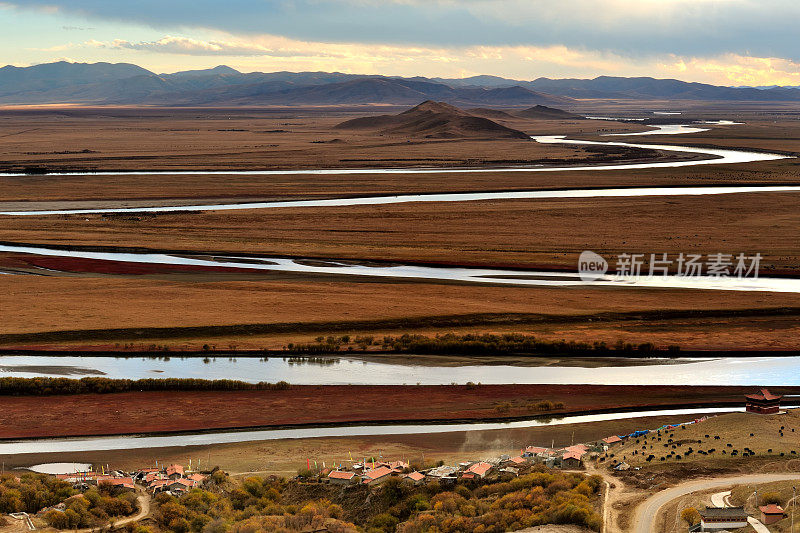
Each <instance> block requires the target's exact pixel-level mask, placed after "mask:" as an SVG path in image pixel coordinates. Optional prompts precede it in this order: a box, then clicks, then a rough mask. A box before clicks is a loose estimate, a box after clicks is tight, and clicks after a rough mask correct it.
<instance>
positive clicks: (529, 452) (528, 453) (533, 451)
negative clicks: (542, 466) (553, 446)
mask: <svg viewBox="0 0 800 533" xmlns="http://www.w3.org/2000/svg"><path fill="white" fill-rule="evenodd" d="M552 454H553V452H552V451H551V450H550V449H549V448H542V447H541V446H528V447H527V448H525V450H524V451H523V452H522V456H523V457H547V456H549V455H552Z"/></svg>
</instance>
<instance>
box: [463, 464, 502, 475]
mask: <svg viewBox="0 0 800 533" xmlns="http://www.w3.org/2000/svg"><path fill="white" fill-rule="evenodd" d="M492 468H494V466H492V465H491V464H490V463H487V462H485V461H481V462H480V463H475V464H474V465H472V466H470V467H469V468H467V471H466V472H465V473H464V476H466V475H467V474H472V475H473V476H476V477H479V478H481V479H483V478H484V477H486V474H488V473H489V472H490V471H491V470H492ZM464 476H461V477H464ZM467 479H470V478H467Z"/></svg>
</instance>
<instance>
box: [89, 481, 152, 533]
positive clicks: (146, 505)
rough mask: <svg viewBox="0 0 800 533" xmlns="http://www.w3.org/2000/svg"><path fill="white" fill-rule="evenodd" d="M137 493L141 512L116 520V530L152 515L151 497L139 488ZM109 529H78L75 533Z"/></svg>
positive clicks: (105, 526)
mask: <svg viewBox="0 0 800 533" xmlns="http://www.w3.org/2000/svg"><path fill="white" fill-rule="evenodd" d="M136 492H137V493H139V495H138V497H137V498H136V501H137V502H138V503H139V512H138V513H136V514H135V515H133V516H127V517H125V518H121V519H119V520H114V521H113V524H114V528H118V527H120V526H124V525H125V524H129V523H131V522H136V521H138V520H141V519H142V518H145V517H146V516H147V515H149V514H150V495H149V494H147V493H146V492H145V491H144V490H142V489H140V488H138V487H137V488H136ZM107 528H108V524H106V525H104V526H99V527H93V528H87V529H78V530H76V532H75V533H95V532H98V531H102V530H104V529H107Z"/></svg>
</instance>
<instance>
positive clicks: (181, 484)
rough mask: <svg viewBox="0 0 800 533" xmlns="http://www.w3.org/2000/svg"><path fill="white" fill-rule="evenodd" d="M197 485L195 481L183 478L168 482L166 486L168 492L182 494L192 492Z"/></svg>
mask: <svg viewBox="0 0 800 533" xmlns="http://www.w3.org/2000/svg"><path fill="white" fill-rule="evenodd" d="M196 484H197V483H196V482H195V481H193V480H191V479H188V478H185V477H182V478H180V479H176V480H173V481H168V482H167V484H166V490H168V491H170V492H172V493H173V494H182V493H185V492H189V491H190V490H192V489H193V488H194V487H195V485H196Z"/></svg>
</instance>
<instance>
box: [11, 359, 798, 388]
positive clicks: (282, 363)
mask: <svg viewBox="0 0 800 533" xmlns="http://www.w3.org/2000/svg"><path fill="white" fill-rule="evenodd" d="M414 357H415V356H414V355H404V356H403V364H399V363H397V362H380V361H375V360H361V359H357V358H348V357H347V356H346V355H344V354H342V356H339V357H331V356H324V357H317V356H314V357H288V356H287V357H270V358H259V357H252V358H251V357H238V358H236V359H229V358H228V357H227V356H225V355H221V356H219V357H216V358H212V357H211V356H209V357H205V358H203V357H177V356H173V357H170V358H146V357H136V356H132V357H129V358H122V357H119V358H115V357H91V356H88V357H81V356H0V377H5V376H15V377H39V376H50V377H55V376H61V377H64V376H65V374H64V373H63V369H65V368H71V369H73V370H72V373H71V374H70V375H69V376H68V377H75V374H78V373H80V374H81V375H83V376H91V375H96V376H105V377H108V378H117V379H145V378H164V377H170V378H197V379H232V380H239V381H247V382H251V383H255V382H259V381H267V382H272V383H276V382H278V381H287V382H289V383H291V384H295V385H326V384H329V385H347V384H353V385H404V384H405V385H417V384H420V385H448V384H451V383H460V384H464V383H467V382H468V381H472V382H474V383H483V384H506V383H519V384H593V385H637V384H638V385H672V384H675V383H681V384H686V385H748V386H749V385H772V386H780V385H784V386H789V385H800V357H754V358H744V357H738V358H737V357H726V358H720V359H711V360H709V359H703V360H691V359H685V360H683V361H682V364H673V363H671V362H665V363H663V364H661V363H659V364H648V365H643V366H622V365H623V364H624V363H620V362H619V361H618V360H613V361H610V362H609V363H608V364H612V365H616V366H602V364H603V363H602V359H597V361H598V364H597V365H592V366H591V367H580V366H574V365H563V366H558V365H557V364H552V363H553V361H552V360H541V364H542V365H545V364H547V365H548V366H532V365H531V362H532V361H535V360H536V358H527V359H526V360H527V361H528V365H526V366H520V365H514V364H510V363H509V362H507V361H502V362H496V363H495V364H475V362H474V360H472V361H471V362H470V363H469V364H463V365H461V366H454V365H453V361H452V360H447V359H442V361H443V362H442V363H441V364H440V365H439V366H437V364H436V358H433V357H425V358H424V361H425V364H424V365H423V364H414ZM494 361H498V360H497V359H494ZM31 367H36V370H35V371H34V370H32V368H31Z"/></svg>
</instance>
